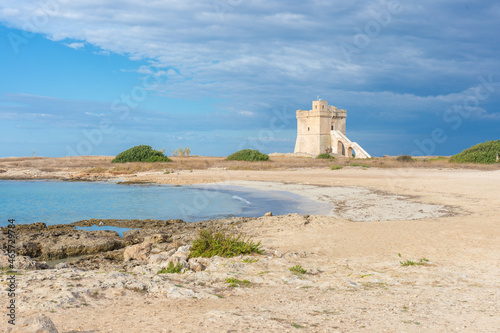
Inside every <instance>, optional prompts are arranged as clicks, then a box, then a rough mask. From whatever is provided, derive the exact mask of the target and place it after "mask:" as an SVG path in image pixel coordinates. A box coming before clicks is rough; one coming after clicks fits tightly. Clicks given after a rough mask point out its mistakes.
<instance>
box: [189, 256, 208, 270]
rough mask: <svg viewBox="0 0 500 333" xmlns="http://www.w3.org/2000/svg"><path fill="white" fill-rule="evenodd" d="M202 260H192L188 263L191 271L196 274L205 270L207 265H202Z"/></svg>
mask: <svg viewBox="0 0 500 333" xmlns="http://www.w3.org/2000/svg"><path fill="white" fill-rule="evenodd" d="M199 259H200V258H191V259H189V261H188V264H189V269H191V270H192V271H194V272H201V271H202V270H204V269H205V265H203V264H202V263H201V260H199Z"/></svg>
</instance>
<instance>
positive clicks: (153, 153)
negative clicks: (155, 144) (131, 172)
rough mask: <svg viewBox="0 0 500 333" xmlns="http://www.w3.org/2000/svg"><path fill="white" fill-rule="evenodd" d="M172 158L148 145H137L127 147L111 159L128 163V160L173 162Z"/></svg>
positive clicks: (114, 161)
mask: <svg viewBox="0 0 500 333" xmlns="http://www.w3.org/2000/svg"><path fill="white" fill-rule="evenodd" d="M171 161H172V160H171V159H170V158H168V157H167V156H165V155H164V154H163V152H161V151H159V150H155V149H153V148H151V146H148V145H140V146H135V147H132V148H130V149H127V150H125V151H123V152H121V153H120V154H118V155H116V157H115V158H114V159H113V160H112V161H111V163H127V162H145V163H154V162H171Z"/></svg>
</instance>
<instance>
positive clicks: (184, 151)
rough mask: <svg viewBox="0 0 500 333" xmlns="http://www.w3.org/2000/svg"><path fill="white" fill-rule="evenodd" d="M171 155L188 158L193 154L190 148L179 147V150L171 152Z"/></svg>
mask: <svg viewBox="0 0 500 333" xmlns="http://www.w3.org/2000/svg"><path fill="white" fill-rule="evenodd" d="M170 153H171V154H172V156H179V157H186V156H189V154H191V148H190V147H189V146H188V147H179V148H177V149H174V150H171V151H170Z"/></svg>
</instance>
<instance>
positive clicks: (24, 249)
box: [0, 223, 125, 260]
mask: <svg viewBox="0 0 500 333" xmlns="http://www.w3.org/2000/svg"><path fill="white" fill-rule="evenodd" d="M7 232H8V231H7V229H6V228H3V229H2V230H1V232H0V244H7V241H6V240H7V238H8V234H7ZM16 235H17V237H18V240H17V242H16V252H17V254H18V255H19V256H28V257H31V258H38V259H40V260H50V259H62V258H66V257H72V256H80V255H85V254H94V253H99V252H105V251H111V250H115V249H119V248H122V247H124V246H125V244H124V242H123V239H122V238H120V237H119V236H118V234H117V233H116V232H114V231H109V230H100V231H87V230H75V229H74V227H68V226H67V225H59V226H46V225H45V224H44V223H34V224H30V225H19V230H18V228H17V226H16ZM3 246H5V245H3Z"/></svg>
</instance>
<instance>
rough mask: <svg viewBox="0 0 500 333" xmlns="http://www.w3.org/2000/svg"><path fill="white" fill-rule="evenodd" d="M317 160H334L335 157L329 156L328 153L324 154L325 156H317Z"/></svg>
mask: <svg viewBox="0 0 500 333" xmlns="http://www.w3.org/2000/svg"><path fill="white" fill-rule="evenodd" d="M316 158H317V159H323V160H334V159H335V157H334V156H332V155H330V154H328V153H323V154H319V155H318V156H316Z"/></svg>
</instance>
